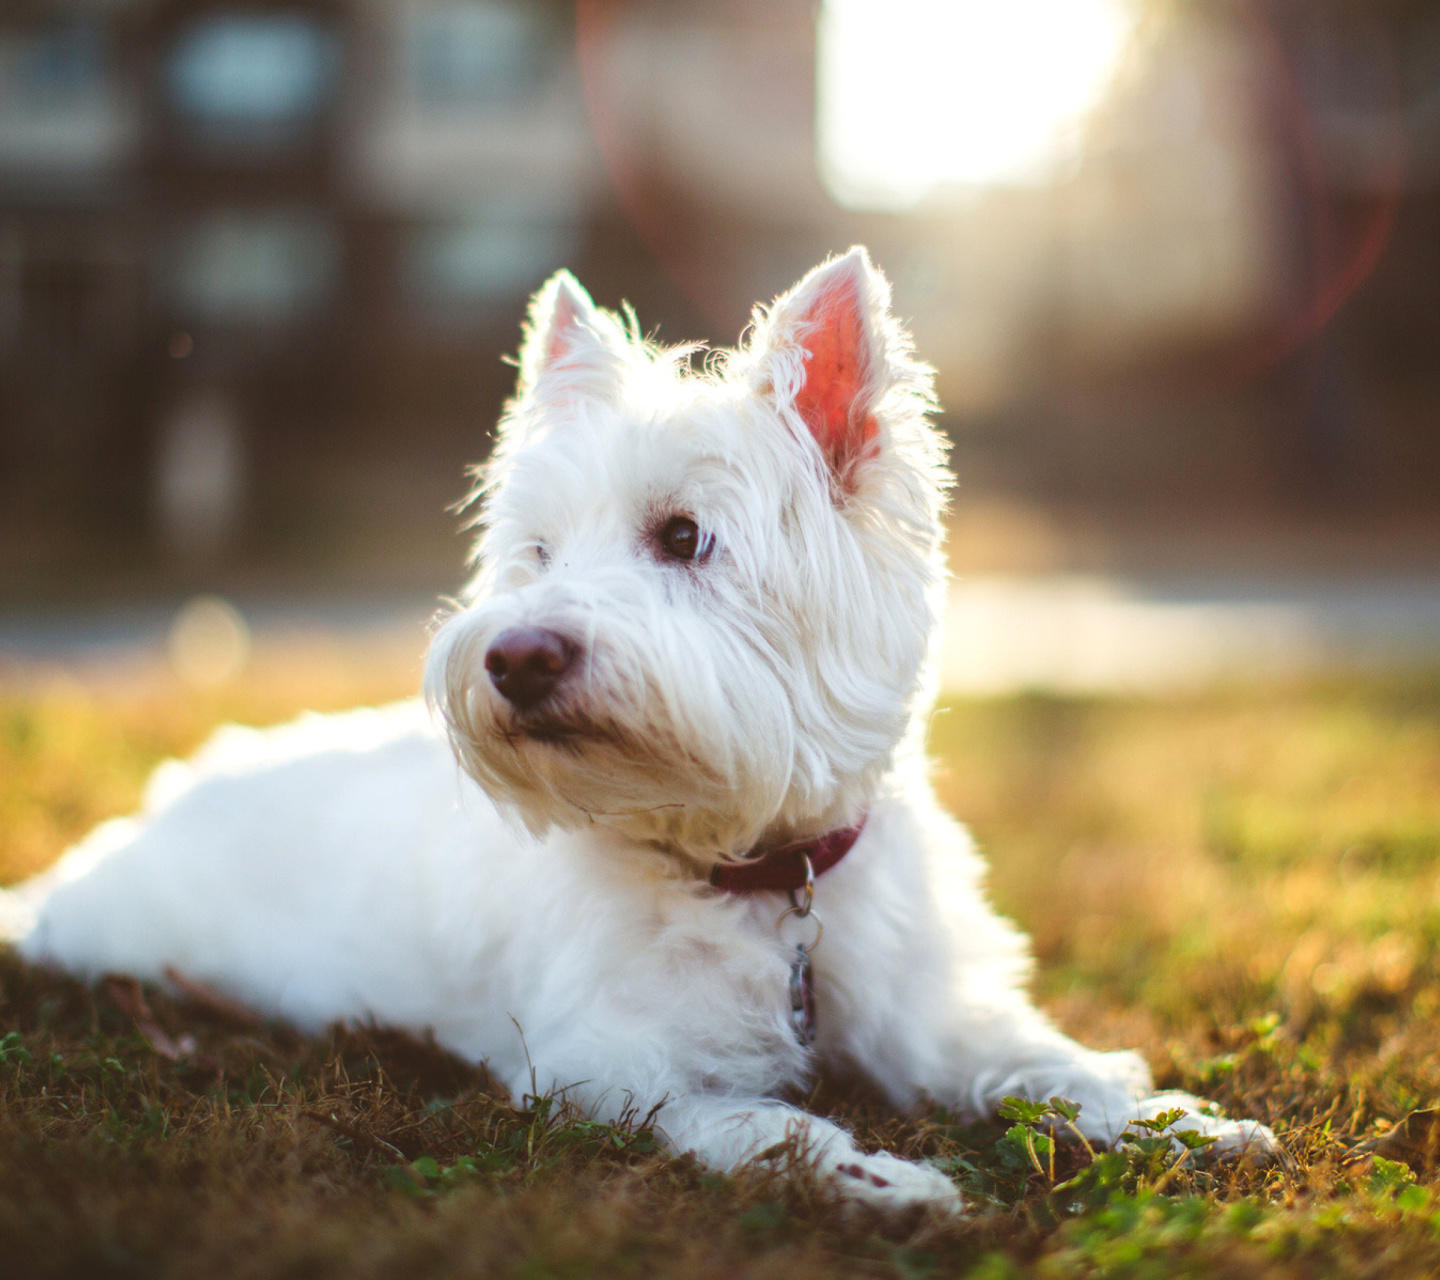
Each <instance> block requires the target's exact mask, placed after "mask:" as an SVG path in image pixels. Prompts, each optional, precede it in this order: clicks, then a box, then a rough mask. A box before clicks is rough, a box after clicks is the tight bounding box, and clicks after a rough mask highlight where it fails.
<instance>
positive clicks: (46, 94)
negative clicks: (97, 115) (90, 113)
mask: <svg viewBox="0 0 1440 1280" xmlns="http://www.w3.org/2000/svg"><path fill="white" fill-rule="evenodd" d="M106 52H107V50H106V48H105V41H104V38H103V35H102V33H101V32H100V31H99V30H98V29H97V28H96V27H94V26H93V25H92V24H89V23H83V22H76V23H63V24H56V25H54V26H49V27H42V28H40V29H38V30H22V31H0V101H3V102H4V103H6V104H7V105H8V104H12V103H13V104H16V105H23V106H28V107H32V108H34V107H46V108H51V109H56V108H59V109H64V108H66V107H74V106H76V105H78V104H84V103H88V102H91V101H93V100H94V99H96V98H98V97H101V96H102V95H103V93H104V91H105V84H106Z"/></svg>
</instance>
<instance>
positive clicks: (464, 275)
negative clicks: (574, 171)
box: [404, 209, 577, 326]
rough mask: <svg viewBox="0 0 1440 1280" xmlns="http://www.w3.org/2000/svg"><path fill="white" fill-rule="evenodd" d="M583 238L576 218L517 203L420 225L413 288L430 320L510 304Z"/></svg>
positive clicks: (457, 318) (457, 319) (411, 267)
mask: <svg viewBox="0 0 1440 1280" xmlns="http://www.w3.org/2000/svg"><path fill="white" fill-rule="evenodd" d="M576 242H577V235H576V231H575V228H574V227H573V226H571V225H569V224H566V223H558V222H555V221H552V220H547V219H545V218H543V217H535V216H527V215H526V211H524V210H518V209H515V210H498V211H489V212H481V213H477V214H474V215H472V216H471V217H469V218H467V219H464V220H459V221H455V222H451V223H445V224H441V225H434V226H429V227H422V228H417V229H416V230H415V231H414V232H413V233H412V236H411V239H410V243H409V245H408V250H407V253H406V260H405V264H404V267H405V284H406V288H407V291H408V293H409V295H410V298H411V301H412V303H413V305H414V306H415V307H416V308H417V310H419V311H420V312H421V313H422V314H424V315H425V316H426V317H427V318H428V319H430V320H431V321H433V322H436V323H439V324H440V325H442V326H443V325H445V324H447V323H461V324H463V323H465V322H466V321H467V320H470V319H473V318H476V317H478V316H482V315H484V314H485V313H487V312H491V311H494V310H497V309H503V310H506V311H509V310H510V309H511V308H512V307H513V305H514V302H515V299H516V298H518V297H523V296H524V295H525V294H526V293H528V292H530V290H531V289H533V288H535V286H536V285H537V284H539V283H540V282H541V280H543V279H544V278H545V276H546V275H548V274H549V273H550V272H551V271H553V270H555V269H556V268H557V267H559V266H562V265H563V264H564V263H565V262H566V261H567V260H568V259H569V258H570V257H571V256H572V255H573V253H574V250H575V248H576Z"/></svg>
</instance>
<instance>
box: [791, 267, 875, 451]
mask: <svg viewBox="0 0 1440 1280" xmlns="http://www.w3.org/2000/svg"><path fill="white" fill-rule="evenodd" d="M809 319H810V321H811V322H812V323H813V325H814V327H813V328H812V329H811V331H810V333H809V335H808V336H807V337H806V338H805V341H804V346H805V350H807V351H808V352H809V353H810V358H809V359H808V360H807V361H806V362H805V385H804V386H803V387H801V388H800V391H799V394H797V395H796V397H795V407H796V409H798V410H799V412H800V416H801V417H802V418H803V419H804V420H805V424H806V426H808V427H809V428H810V433H811V434H812V435H813V436H814V437H815V439H816V440H818V441H819V442H820V446H821V448H823V449H824V450H825V452H826V453H827V454H828V455H829V456H830V458H831V459H832V461H834V462H836V463H841V462H846V461H849V460H850V459H851V458H853V457H855V456H856V455H858V454H859V453H860V451H861V450H862V449H863V448H864V447H865V446H866V445H867V444H869V443H870V442H871V441H872V440H874V439H875V435H876V432H877V430H878V428H877V426H876V423H875V415H874V414H873V413H867V412H865V409H866V408H867V406H866V405H864V404H863V403H861V401H860V397H861V394H862V393H863V391H864V389H865V383H866V381H867V380H868V378H869V375H870V367H869V366H870V358H871V356H870V351H869V340H868V339H867V337H866V334H865V322H864V321H863V320H862V319H861V316H860V297H859V290H858V282H857V281H854V280H845V281H842V282H840V283H839V284H837V285H836V286H835V287H834V288H832V289H830V290H828V291H826V292H825V293H822V294H821V295H820V297H819V298H818V299H817V300H816V302H815V306H814V308H813V309H812V310H811V312H810V316H809Z"/></svg>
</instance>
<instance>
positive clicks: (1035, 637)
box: [0, 573, 1440, 693]
mask: <svg viewBox="0 0 1440 1280" xmlns="http://www.w3.org/2000/svg"><path fill="white" fill-rule="evenodd" d="M179 603H180V602H168V603H152V604H147V605H134V606H127V607H123V608H114V607H111V608H107V609H90V610H85V609H79V608H72V609H67V610H50V611H31V612H25V613H20V612H13V611H12V612H5V611H0V664H3V663H4V662H5V660H9V661H10V662H12V663H19V664H22V665H33V664H37V663H46V664H49V663H58V664H61V665H64V666H73V667H81V668H83V667H86V666H91V665H94V664H97V663H106V662H110V661H115V660H122V659H130V660H133V659H137V658H139V659H143V658H145V657H147V656H149V657H157V658H158V657H163V656H164V655H165V653H166V652H167V644H168V642H169V639H170V636H171V628H172V624H173V622H174V620H175V618H176V615H177V611H178V608H179ZM235 603H236V605H237V607H238V609H239V612H240V613H241V614H242V615H243V617H244V619H245V622H246V624H247V625H248V627H249V630H250V632H251V633H252V634H253V636H254V638H255V640H256V642H257V643H258V644H266V643H271V642H273V643H284V642H285V641H286V639H288V638H291V637H298V636H305V635H309V636H314V635H316V634H320V635H329V636H334V637H337V638H338V639H341V640H343V641H346V642H349V643H357V644H369V643H374V644H377V645H378V644H384V645H387V646H389V645H399V646H404V645H408V644H410V643H412V642H413V643H414V644H415V646H416V649H417V652H418V650H419V649H420V648H421V647H422V646H423V644H424V634H425V623H426V621H427V619H428V618H429V617H430V616H431V614H432V613H433V611H434V607H435V605H434V601H433V600H431V599H429V598H419V597H416V598H411V599H387V600H381V601H375V600H366V599H362V598H341V597H335V598H328V599H321V600H319V601H317V600H314V599H301V598H293V599H284V598H270V599H264V600H246V599H244V598H241V599H239V600H237V601H236V602H235ZM1422 668H1433V669H1435V670H1440V573H1437V575H1436V576H1435V577H1434V578H1413V577H1411V578H1394V579H1375V580H1370V579H1350V580H1344V581H1335V580H1331V581H1324V582H1319V581H1316V582H1296V581H1288V582H1277V583H1262V582H1247V583H1240V582H1236V581H1234V580H1224V581H1221V580H1215V581H1187V582H1180V581H1165V582H1160V581H1151V582H1140V581H1119V580H1114V579H1105V578H1090V577H1073V576H1055V577H1029V578H1003V577H976V578H970V579H967V580H963V581H960V582H957V583H956V584H955V587H954V589H953V591H952V593H951V597H950V602H949V608H948V611H947V617H946V635H945V641H944V646H943V649H942V652H941V679H942V683H943V685H944V686H945V687H946V688H947V689H951V690H954V691H956V692H968V693H1002V692H1007V691H1011V690H1016V689H1025V688H1035V689H1050V690H1055V691H1062V692H1107V691H1148V692H1164V691H1167V690H1177V689H1185V688H1194V687H1197V686H1203V685H1205V684H1208V683H1212V682H1214V681H1220V680H1232V679H1241V680H1244V679H1269V678H1277V677H1293V676H1302V675H1311V674H1324V673H1330V672H1347V671H1376V670H1414V669H1422ZM0 672H3V665H0Z"/></svg>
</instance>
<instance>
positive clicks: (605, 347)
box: [519, 271, 626, 400]
mask: <svg viewBox="0 0 1440 1280" xmlns="http://www.w3.org/2000/svg"><path fill="white" fill-rule="evenodd" d="M625 346H626V338H625V331H624V330H623V329H622V328H621V327H620V324H619V322H618V321H617V320H616V319H615V317H614V316H612V315H610V314H609V313H608V312H605V311H602V310H600V308H599V307H597V306H596V305H595V304H594V303H593V302H592V301H591V300H590V295H589V294H588V293H586V292H585V290H584V289H583V288H581V286H580V282H579V281H578V280H576V279H575V277H574V276H572V275H571V274H570V273H569V272H568V271H557V272H556V273H555V274H554V275H553V276H551V277H550V279H549V280H547V281H546V282H545V283H544V284H543V285H542V286H541V287H540V289H539V291H538V292H537V293H536V294H535V296H534V297H533V298H532V299H531V300H530V313H529V316H528V317H527V319H526V322H525V337H524V340H523V341H522V342H521V344H520V361H519V364H520V385H519V398H520V399H522V400H524V399H528V398H530V397H532V396H535V395H542V396H547V397H548V396H549V395H550V394H551V393H552V392H553V393H554V394H559V395H563V394H567V393H568V394H578V395H587V394H588V395H600V394H603V393H604V391H605V390H606V388H608V387H609V386H610V385H611V383H612V382H613V381H614V379H615V377H616V376H617V374H618V372H619V366H620V355H621V353H622V352H623V351H624V349H625Z"/></svg>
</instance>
